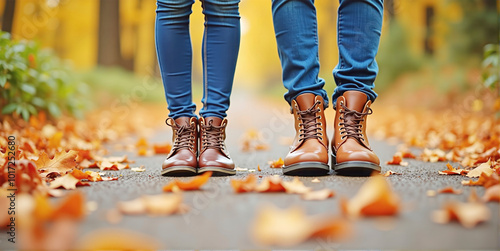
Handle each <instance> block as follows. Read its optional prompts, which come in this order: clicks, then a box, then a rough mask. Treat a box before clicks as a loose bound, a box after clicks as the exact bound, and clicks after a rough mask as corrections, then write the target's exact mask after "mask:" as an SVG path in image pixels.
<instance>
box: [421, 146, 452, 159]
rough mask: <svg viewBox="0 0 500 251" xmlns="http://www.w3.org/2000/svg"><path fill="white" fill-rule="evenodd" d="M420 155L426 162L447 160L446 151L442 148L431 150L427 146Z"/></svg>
mask: <svg viewBox="0 0 500 251" xmlns="http://www.w3.org/2000/svg"><path fill="white" fill-rule="evenodd" d="M420 157H421V158H422V160H423V161H425V162H438V161H446V153H445V152H444V151H443V150H441V149H434V150H430V149H427V148H425V149H424V151H423V152H422V154H421V155H420Z"/></svg>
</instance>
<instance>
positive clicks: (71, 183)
mask: <svg viewBox="0 0 500 251" xmlns="http://www.w3.org/2000/svg"><path fill="white" fill-rule="evenodd" d="M76 186H89V183H86V182H82V181H80V180H79V179H77V178H75V177H74V176H73V175H71V174H70V173H68V174H66V175H64V176H62V177H59V178H56V179H55V180H54V181H52V182H51V183H50V186H49V188H59V187H62V188H64V189H76Z"/></svg>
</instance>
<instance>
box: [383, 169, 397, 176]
mask: <svg viewBox="0 0 500 251" xmlns="http://www.w3.org/2000/svg"><path fill="white" fill-rule="evenodd" d="M393 174H397V175H401V174H400V173H396V172H393V171H392V170H389V171H387V172H385V173H384V175H383V176H384V177H389V176H391V175H393Z"/></svg>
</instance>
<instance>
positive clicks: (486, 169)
mask: <svg viewBox="0 0 500 251" xmlns="http://www.w3.org/2000/svg"><path fill="white" fill-rule="evenodd" d="M493 171H494V170H493V169H491V161H490V160H488V162H486V163H483V164H481V165H479V166H478V167H476V168H474V169H472V170H471V171H470V172H469V173H468V174H467V177H469V178H477V177H479V176H481V174H483V173H484V174H486V175H488V176H490V175H491V174H492V173H493Z"/></svg>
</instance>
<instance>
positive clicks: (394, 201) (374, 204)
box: [340, 175, 400, 217]
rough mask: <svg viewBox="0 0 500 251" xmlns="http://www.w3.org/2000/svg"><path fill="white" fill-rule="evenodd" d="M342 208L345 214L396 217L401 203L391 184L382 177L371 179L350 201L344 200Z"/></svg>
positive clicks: (341, 202)
mask: <svg viewBox="0 0 500 251" xmlns="http://www.w3.org/2000/svg"><path fill="white" fill-rule="evenodd" d="M340 206H341V209H342V211H343V212H344V214H346V215H349V216H352V217H358V216H382V215H386V216H389V215H396V214H398V213H399V208H400V201H399V198H398V196H397V195H396V194H395V193H394V192H393V191H392V189H391V187H390V185H389V183H388V182H387V181H386V179H385V178H384V177H383V176H381V175H374V176H372V177H370V178H369V179H368V180H367V181H366V182H365V184H363V186H362V187H361V188H360V189H359V191H358V193H357V194H356V195H355V196H354V198H352V199H351V200H349V201H346V200H345V199H342V200H341V201H340Z"/></svg>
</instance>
